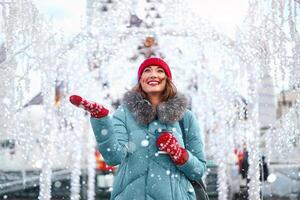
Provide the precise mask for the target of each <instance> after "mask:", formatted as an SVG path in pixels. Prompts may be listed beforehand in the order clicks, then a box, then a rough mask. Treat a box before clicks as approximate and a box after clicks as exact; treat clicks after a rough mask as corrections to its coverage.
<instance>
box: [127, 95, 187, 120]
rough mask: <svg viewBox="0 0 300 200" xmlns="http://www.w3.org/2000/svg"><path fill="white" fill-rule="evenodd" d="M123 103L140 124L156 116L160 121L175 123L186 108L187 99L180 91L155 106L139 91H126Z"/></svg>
mask: <svg viewBox="0 0 300 200" xmlns="http://www.w3.org/2000/svg"><path fill="white" fill-rule="evenodd" d="M123 103H124V105H125V106H127V108H128V109H129V111H130V112H132V114H133V116H134V118H135V119H136V120H137V121H138V122H139V123H141V124H149V123H150V122H152V121H153V120H155V118H156V117H157V118H158V120H159V121H160V122H162V123H167V124H169V123H175V122H177V121H179V120H180V119H181V118H182V117H183V115H184V112H185V110H186V108H187V99H186V97H185V96H184V95H183V94H181V93H177V94H176V95H175V96H174V97H173V98H171V99H169V100H168V101H164V102H161V103H160V104H159V105H158V106H157V107H156V108H155V107H152V105H151V103H150V101H149V100H148V99H145V98H143V96H142V95H141V94H140V93H138V92H135V91H128V92H126V93H125V94H124V98H123Z"/></svg>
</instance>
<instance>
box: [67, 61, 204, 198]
mask: <svg viewBox="0 0 300 200" xmlns="http://www.w3.org/2000/svg"><path fill="white" fill-rule="evenodd" d="M137 76H138V80H139V81H138V84H137V85H136V86H135V87H134V88H133V89H132V90H131V91H128V92H127V93H125V95H124V98H123V103H122V105H121V106H120V107H119V108H118V109H117V110H116V112H115V113H114V114H113V116H112V117H110V116H108V112H109V111H108V110H107V109H106V108H104V107H103V106H102V105H101V104H98V103H94V102H89V101H87V100H85V99H83V98H82V97H80V96H77V95H73V96H71V97H70V101H71V103H72V104H74V105H76V106H79V107H82V108H83V109H85V110H87V111H88V112H90V114H91V124H92V128H93V131H94V133H95V136H96V140H97V143H98V145H99V150H100V152H101V154H102V155H103V157H104V160H105V162H106V163H107V164H109V165H119V168H118V172H117V174H116V178H115V181H114V184H113V191H112V194H111V199H119V200H127V199H136V198H137V197H138V198H139V199H160V200H192V199H196V194H195V190H194V188H193V186H192V184H191V182H190V181H189V180H200V179H201V177H202V176H203V174H204V172H205V169H206V160H205V155H204V149H203V146H204V145H203V142H202V136H201V131H200V129H199V125H198V122H197V119H196V118H195V115H194V114H193V113H192V112H191V111H189V110H188V109H187V100H186V98H185V97H184V95H183V94H180V93H178V92H177V90H176V87H175V85H174V84H173V83H172V73H171V70H170V68H169V66H168V64H167V63H166V62H165V61H164V60H162V59H161V58H148V59H146V60H145V61H144V62H143V63H142V64H141V65H140V67H139V69H138V75H137ZM181 123H183V125H184V126H183V127H185V128H184V129H181ZM103 130H106V131H105V134H103ZM183 130H184V132H183Z"/></svg>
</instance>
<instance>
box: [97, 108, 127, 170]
mask: <svg viewBox="0 0 300 200" xmlns="http://www.w3.org/2000/svg"><path fill="white" fill-rule="evenodd" d="M125 119H126V114H125V111H124V109H123V107H122V106H120V107H119V108H118V109H117V110H116V112H115V113H114V115H113V116H106V117H102V118H99V119H98V118H91V125H92V128H93V131H94V134H95V137H96V141H97V145H98V148H99V151H100V153H101V154H102V156H103V158H104V160H105V162H106V163H107V164H108V165H112V166H113V165H118V164H120V163H121V162H122V161H123V160H124V159H125V157H126V155H127V152H128V134H127V129H126V125H125Z"/></svg>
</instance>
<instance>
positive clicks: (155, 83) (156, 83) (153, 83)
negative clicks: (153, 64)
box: [148, 81, 159, 85]
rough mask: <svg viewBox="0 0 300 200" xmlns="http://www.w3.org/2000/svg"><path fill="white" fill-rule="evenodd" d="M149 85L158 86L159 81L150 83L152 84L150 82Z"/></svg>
mask: <svg viewBox="0 0 300 200" xmlns="http://www.w3.org/2000/svg"><path fill="white" fill-rule="evenodd" d="M148 84H149V85H158V84H159V82H157V81H150V82H148Z"/></svg>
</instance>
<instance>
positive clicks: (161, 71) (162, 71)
mask: <svg viewBox="0 0 300 200" xmlns="http://www.w3.org/2000/svg"><path fill="white" fill-rule="evenodd" d="M157 71H158V72H159V73H165V71H164V70H162V69H159V70H157Z"/></svg>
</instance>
